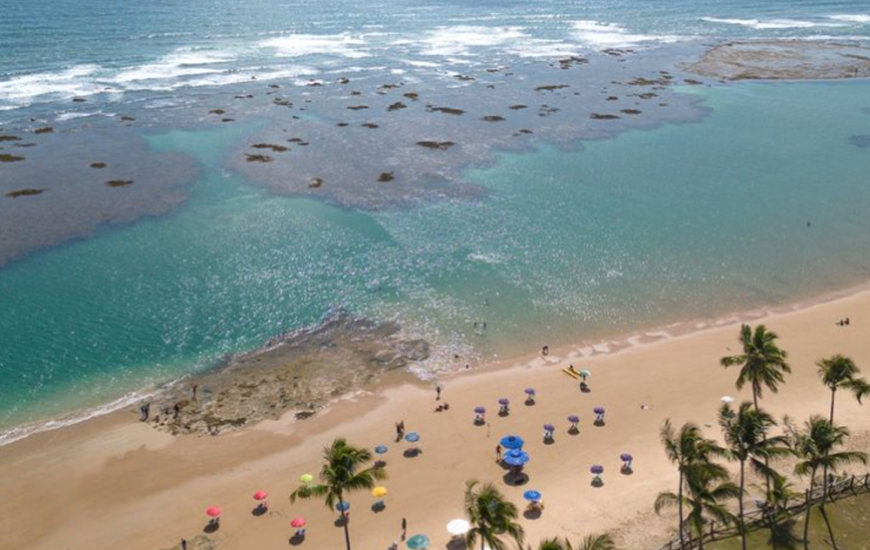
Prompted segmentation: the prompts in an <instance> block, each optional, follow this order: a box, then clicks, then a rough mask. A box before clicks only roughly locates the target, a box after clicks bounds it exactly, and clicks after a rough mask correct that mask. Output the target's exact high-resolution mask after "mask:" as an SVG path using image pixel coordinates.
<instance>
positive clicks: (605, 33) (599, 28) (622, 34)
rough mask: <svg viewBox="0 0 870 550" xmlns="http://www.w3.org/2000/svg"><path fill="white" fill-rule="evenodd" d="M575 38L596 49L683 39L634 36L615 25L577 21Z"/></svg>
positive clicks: (668, 36)
mask: <svg viewBox="0 0 870 550" xmlns="http://www.w3.org/2000/svg"><path fill="white" fill-rule="evenodd" d="M573 26H574V33H573V34H574V37H575V38H576V39H577V40H579V41H580V42H581V43H583V44H586V45H588V46H591V47H592V48H595V49H599V50H602V49H606V48H630V47H635V46H640V45H643V44H649V43H669V42H677V41H679V40H680V39H681V37H679V36H674V35H652V34H634V33H631V32H629V31H628V29H626V28H625V27H622V26H620V25H617V24H615V23H601V22H599V21H587V20H581V21H575V22H574V25H573Z"/></svg>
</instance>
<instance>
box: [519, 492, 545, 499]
mask: <svg viewBox="0 0 870 550" xmlns="http://www.w3.org/2000/svg"><path fill="white" fill-rule="evenodd" d="M523 498H524V499H526V500H531V501H536V500H541V493H540V491H526V492H525V493H523Z"/></svg>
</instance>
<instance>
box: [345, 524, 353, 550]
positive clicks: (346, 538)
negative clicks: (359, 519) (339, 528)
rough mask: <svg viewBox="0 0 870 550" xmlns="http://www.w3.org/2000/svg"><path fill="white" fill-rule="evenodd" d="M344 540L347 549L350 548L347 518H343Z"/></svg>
mask: <svg viewBox="0 0 870 550" xmlns="http://www.w3.org/2000/svg"><path fill="white" fill-rule="evenodd" d="M344 542H345V544H347V550H351V549H350V527H349V526H348V521H347V518H345V520H344Z"/></svg>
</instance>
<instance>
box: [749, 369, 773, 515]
mask: <svg viewBox="0 0 870 550" xmlns="http://www.w3.org/2000/svg"><path fill="white" fill-rule="evenodd" d="M758 391H759V387H758V385H756V384H755V383H753V384H752V404H753V405H755V414H758V411H759V409H758ZM761 439H762V440H764V442H765V443H766V442H767V433H766V432H765V433H762V434H761ZM764 467H765V469H766V470H767V471H770V460H769V459H768V458H767V457H764ZM764 487H765V490H766V492H765V499H766V500H767V502H770V477H769V476H768V475H767V474H765V475H764Z"/></svg>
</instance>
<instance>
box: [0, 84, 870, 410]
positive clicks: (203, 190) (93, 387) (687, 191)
mask: <svg viewBox="0 0 870 550" xmlns="http://www.w3.org/2000/svg"><path fill="white" fill-rule="evenodd" d="M691 93H696V94H702V95H703V97H704V98H705V101H706V104H707V105H708V106H709V107H711V108H712V113H711V114H710V116H709V117H707V118H705V119H704V120H703V121H702V122H700V123H695V124H673V125H666V126H663V127H661V128H658V129H655V130H647V131H630V132H627V133H624V134H621V135H620V136H618V137H616V138H614V139H608V140H600V141H590V142H585V143H584V147H583V148H582V149H581V150H579V151H573V152H567V151H561V150H558V149H555V148H552V147H551V146H547V145H546V144H538V146H537V147H536V149H535V150H534V151H532V152H528V153H509V154H508V153H505V154H502V155H500V156H499V158H498V160H497V162H496V163H495V165H494V166H491V167H487V168H480V169H476V170H473V171H470V172H469V173H468V174H467V178H468V179H469V180H471V181H472V182H476V183H479V184H481V185H483V186H485V187H486V188H487V189H489V190H490V194H489V195H487V196H484V197H483V198H480V199H478V200H448V201H441V202H435V203H431V204H426V205H421V206H420V207H418V208H413V209H410V210H408V209H402V210H386V211H381V212H369V213H363V212H354V211H351V210H346V209H340V208H337V207H333V206H329V205H326V204H323V203H320V202H317V201H313V200H309V199H299V198H290V197H280V196H274V195H271V194H269V193H268V192H267V191H264V190H261V189H259V188H256V187H251V186H249V185H247V184H246V183H245V182H244V181H242V180H241V179H239V177H238V176H235V175H233V173H232V172H230V171H228V170H226V168H225V167H224V165H223V159H224V155H225V153H226V151H228V150H230V149H232V148H233V147H234V146H235V145H236V144H237V142H238V141H239V140H240V139H242V137H243V136H245V135H246V134H247V133H249V132H250V131H252V130H253V129H254V127H255V126H256V123H252V124H253V126H247V127H246V126H237V127H234V128H233V127H227V128H224V129H221V130H214V131H171V132H168V133H163V134H159V135H153V136H151V137H150V138H149V142H150V145H151V147H152V148H154V149H157V150H176V151H183V152H185V153H187V154H190V155H192V156H193V157H195V158H196V159H197V161H198V162H199V163H200V164H201V166H202V168H203V173H202V177H201V178H200V179H199V180H198V181H197V182H196V183H195V184H194V186H193V188H192V191H191V197H190V199H189V201H188V202H187V203H186V204H185V205H184V206H182V207H181V208H179V209H177V210H176V211H175V212H174V213H173V214H170V215H168V216H166V217H164V218H159V219H148V220H144V221H140V222H138V223H135V224H133V225H130V226H127V227H123V228H114V229H111V230H109V229H106V230H102V231H100V232H99V233H98V234H97V235H95V236H94V237H93V238H90V239H87V240H82V241H78V242H75V243H73V244H70V245H67V246H63V247H60V248H57V249H52V250H48V251H44V252H41V253H37V254H35V255H33V256H30V257H28V258H26V259H24V260H22V261H19V262H16V263H13V264H11V265H9V266H8V267H6V268H4V269H2V270H0V296H2V297H3V308H2V309H0V335H2V341H3V346H2V351H0V376H2V379H3V381H4V384H3V385H2V386H0V426H10V425H14V424H19V423H22V422H26V421H32V420H35V419H39V418H45V417H47V416H54V415H58V414H61V413H64V412H68V411H70V410H72V409H76V408H80V407H82V406H85V405H88V406H95V405H98V404H100V403H104V402H106V401H109V400H111V399H115V398H117V397H119V396H121V395H123V394H124V393H125V392H132V391H136V390H139V389H141V388H143V387H145V386H147V385H148V384H149V383H156V382H161V381H165V380H167V379H171V378H173V377H176V376H179V375H182V374H184V373H187V372H190V371H191V370H194V369H197V368H205V367H208V366H209V365H210V364H212V362H213V361H215V360H216V359H218V358H219V357H220V356H222V355H223V354H225V353H228V352H233V351H241V350H245V349H250V348H253V347H256V346H258V345H260V344H262V343H263V342H264V341H265V340H266V339H268V338H269V337H271V336H274V335H275V334H278V333H281V332H284V331H287V330H292V329H294V328H298V327H302V326H307V325H311V324H315V323H317V322H318V321H319V320H320V319H321V318H322V317H323V316H324V315H325V314H327V313H328V312H329V311H332V310H334V309H335V308H344V309H347V310H348V311H350V312H351V313H352V314H354V315H361V316H370V317H373V318H377V319H398V320H399V321H400V322H401V323H402V324H403V325H404V326H405V328H406V330H407V331H408V332H409V333H410V334H414V335H422V336H424V337H426V338H429V339H430V340H432V341H433V342H434V343H436V344H437V345H438V346H439V349H441V350H442V351H441V354H440V355H438V356H437V357H436V359H435V360H434V361H433V364H432V365H430V367H432V368H437V367H443V366H445V364H447V363H449V361H447V358H449V355H450V354H452V353H453V352H458V353H461V354H463V357H467V356H475V357H486V356H489V355H491V354H492V353H510V352H512V351H517V349H528V348H529V347H530V346H531V345H533V344H534V343H538V342H541V341H542V339H546V341H547V342H548V343H550V344H553V343H555V342H559V341H571V340H573V341H577V340H579V339H583V340H586V341H594V340H595V339H596V338H600V337H603V336H605V335H612V334H615V333H621V332H625V331H627V330H631V329H635V328H638V327H643V326H652V325H656V324H662V323H666V322H669V321H671V320H677V319H685V318H687V317H705V316H712V315H716V314H720V313H723V312H728V311H733V310H739V309H742V308H744V307H750V306H754V305H758V304H775V303H781V302H783V301H787V300H790V299H793V298H794V297H797V296H806V295H812V294H815V293H819V292H823V291H825V290H828V289H831V288H840V287H845V286H848V285H850V284H854V283H856V282H858V281H862V280H864V279H865V278H866V275H867V273H868V269H870V240H868V239H867V235H868V234H870V220H868V218H867V216H866V212H868V211H870V185H868V180H867V174H868V173H870V154H868V150H867V149H862V148H859V147H856V146H854V145H853V144H852V143H851V142H850V138H851V137H852V136H854V135H859V134H862V133H867V132H868V128H870V114H868V111H867V107H868V100H867V98H870V83H868V82H857V81H856V82H835V83H791V84H775V85H767V84H742V85H740V86H736V87H723V88H710V89H703V90H701V89H693V91H692V92H691ZM807 221H812V227H811V228H807V226H806V223H807ZM475 321H477V322H481V323H482V322H483V321H487V323H488V325H487V330H486V332H483V333H482V331H480V330H478V331H477V332H475V330H474V328H473V323H474V322H475ZM442 360H443V361H442Z"/></svg>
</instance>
